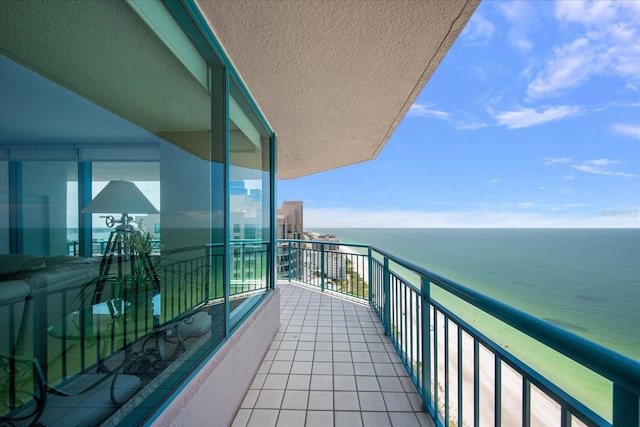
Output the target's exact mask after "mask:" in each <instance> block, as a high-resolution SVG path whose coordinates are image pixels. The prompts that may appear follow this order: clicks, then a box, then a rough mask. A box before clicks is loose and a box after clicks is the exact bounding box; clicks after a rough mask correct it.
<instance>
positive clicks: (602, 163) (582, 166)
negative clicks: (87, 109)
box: [544, 157, 638, 181]
mask: <svg viewBox="0 0 640 427" xmlns="http://www.w3.org/2000/svg"><path fill="white" fill-rule="evenodd" d="M544 160H545V162H544V165H545V166H553V165H558V164H566V165H569V167H570V169H571V170H576V171H578V172H584V173H590V174H594V175H610V176H621V177H624V178H638V176H637V175H633V174H630V173H626V172H619V171H616V170H614V167H615V166H616V165H619V164H620V163H621V162H620V161H619V160H611V159H594V160H573V159H572V158H570V157H560V158H547V159H544ZM564 179H566V180H568V181H571V180H574V179H575V176H574V175H568V176H565V177H564Z"/></svg>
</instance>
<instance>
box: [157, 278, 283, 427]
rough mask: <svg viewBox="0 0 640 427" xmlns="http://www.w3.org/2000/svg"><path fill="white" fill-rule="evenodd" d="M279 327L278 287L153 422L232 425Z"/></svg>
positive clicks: (182, 424)
mask: <svg viewBox="0 0 640 427" xmlns="http://www.w3.org/2000/svg"><path fill="white" fill-rule="evenodd" d="M279 328H280V291H279V289H275V290H274V291H272V292H271V294H270V295H269V296H267V298H266V300H265V301H263V302H262V304H260V306H259V307H258V308H257V309H256V311H254V312H253V313H252V314H251V316H250V317H249V318H248V319H247V320H246V321H245V322H244V323H243V324H242V326H241V327H240V328H239V329H238V330H237V331H236V332H235V333H234V334H233V335H232V336H231V338H229V340H228V341H227V342H226V343H225V344H224V345H223V346H222V348H220V350H218V352H217V353H216V354H215V355H214V357H213V358H212V359H211V360H209V361H208V362H207V363H206V365H205V366H203V367H202V369H200V370H199V371H198V372H197V373H196V374H195V376H194V378H193V379H192V380H191V381H190V382H189V383H188V384H186V385H185V387H184V388H183V389H182V391H181V392H180V394H179V395H178V396H177V397H176V398H174V399H173V401H172V402H171V403H170V404H169V405H168V406H167V408H166V409H165V410H164V411H163V412H162V413H161V414H160V416H159V417H158V418H157V419H156V420H155V421H154V422H153V425H154V426H174V427H175V426H189V427H191V426H202V425H216V426H228V425H231V423H232V422H233V419H234V417H235V415H236V412H237V411H238V408H239V407H240V404H241V403H242V400H243V399H244V397H245V395H246V393H247V391H248V390H249V386H250V385H251V382H252V381H253V379H254V377H255V375H256V372H257V371H258V368H259V367H260V364H261V363H262V360H263V358H264V356H265V354H266V353H267V350H268V349H269V347H270V345H271V343H272V342H273V338H274V336H275V335H276V333H277V332H278V329H279Z"/></svg>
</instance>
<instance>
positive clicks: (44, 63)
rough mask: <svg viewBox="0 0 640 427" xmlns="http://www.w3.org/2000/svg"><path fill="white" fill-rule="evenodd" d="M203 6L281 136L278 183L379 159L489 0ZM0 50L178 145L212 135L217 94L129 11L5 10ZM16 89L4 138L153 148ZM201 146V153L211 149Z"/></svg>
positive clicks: (73, 4) (206, 2) (88, 114)
mask: <svg viewBox="0 0 640 427" xmlns="http://www.w3.org/2000/svg"><path fill="white" fill-rule="evenodd" d="M196 1H197V4H198V5H199V7H200V8H201V10H202V13H203V15H204V16H205V17H206V19H207V20H208V22H209V24H210V26H211V28H212V29H213V31H214V33H215V34H216V37H217V38H218V40H219V41H220V43H221V45H222V46H223V48H224V49H225V51H226V53H227V55H228V56H229V58H230V59H231V61H232V62H233V63H234V65H235V68H236V70H237V71H238V72H239V74H240V76H241V78H242V79H243V81H244V83H245V85H246V86H247V88H248V89H249V91H250V92H251V94H252V96H253V97H254V99H255V101H256V103H257V104H258V106H259V107H260V108H261V110H262V111H263V113H264V116H265V117H266V119H267V120H268V121H269V123H270V125H271V126H272V128H273V129H274V130H275V132H276V133H277V135H278V177H279V178H295V177H298V176H302V175H308V174H312V173H316V172H320V171H323V170H327V169H332V168H336V167H340V166H344V165H348V164H353V163H357V162H361V161H364V160H369V159H372V158H375V157H376V156H377V154H378V153H379V152H380V150H381V149H382V147H383V146H384V144H385V143H386V141H387V140H388V138H389V137H390V135H391V133H392V132H393V130H394V129H395V127H396V126H397V125H398V123H399V122H400V120H401V119H402V118H403V116H404V115H405V114H406V112H407V111H408V109H409V108H410V106H411V104H412V103H413V101H414V100H415V98H416V97H417V95H418V93H419V92H420V90H421V89H422V88H423V87H424V85H425V84H426V82H427V80H428V79H429V77H430V76H431V75H432V73H433V72H434V70H435V69H436V67H437V66H438V64H439V63H440V61H441V60H442V58H443V57H444V55H445V54H446V52H447V50H448V49H449V47H450V46H451V45H452V44H453V42H454V41H455V39H456V37H457V36H458V34H459V33H460V31H461V30H462V28H463V27H464V25H465V24H466V22H467V21H468V19H469V17H470V16H471V14H472V13H473V11H474V10H475V8H476V7H477V4H478V2H479V0H430V1H411V0H398V1H382V0H380V1H378V0H375V1H365V0H355V1H348V0H345V1H284V0H274V1H268V0H262V1H253V0H234V1H211V0H196ZM52 40H55V43H52V42H51V41H52ZM0 52H1V53H2V54H3V55H6V56H7V57H9V58H11V59H13V60H15V61H17V62H18V63H20V64H22V65H24V66H26V67H28V68H29V69H31V70H34V71H36V72H37V73H39V74H41V75H42V76H44V77H46V78H47V79H50V80H51V81H53V82H55V83H57V84H58V85H60V86H61V87H64V88H67V89H70V90H71V91H72V92H75V93H76V94H78V95H80V96H81V97H83V98H86V99H88V100H89V101H91V102H93V103H95V104H96V105H98V106H100V107H102V108H104V109H105V110H107V111H108V112H111V113H115V116H119V117H122V118H124V119H126V120H127V121H129V122H131V123H133V124H135V125H138V126H140V127H141V128H143V129H145V130H146V131H148V132H150V133H152V134H155V135H159V136H162V137H164V138H166V139H169V140H172V142H174V143H177V142H176V139H179V140H180V141H182V140H183V139H185V138H186V137H187V136H189V135H195V134H198V135H199V134H206V131H207V129H208V126H209V120H210V114H211V113H210V102H209V94H208V92H207V90H206V89H205V88H203V87H202V85H201V84H200V83H198V81H197V80H196V79H194V78H193V76H192V75H191V74H189V73H188V72H187V71H186V69H185V68H184V66H183V65H182V64H181V63H180V62H179V61H178V60H177V59H176V57H175V56H174V55H172V54H171V53H170V52H169V51H168V50H167V48H166V46H165V45H163V44H162V43H161V42H160V41H159V40H158V39H157V37H156V35H155V34H154V33H153V32H152V31H151V30H150V29H149V28H148V27H147V26H146V25H144V24H143V22H142V21H141V20H140V18H139V17H138V16H136V15H135V13H134V12H133V11H132V9H131V8H130V7H128V5H127V4H126V3H125V2H121V1H104V2H85V1H65V2H35V1H33V2H5V3H2V13H0ZM88 52H91V54H90V55H89V54H87V53H88ZM7 64H10V63H9V62H8V61H2V62H0V67H1V68H2V72H3V75H4V77H5V81H3V87H4V86H11V85H10V84H9V82H8V81H7V78H8V76H9V75H10V73H9V71H10V70H11V69H13V68H11V67H10V66H9V65H7ZM160 70H161V71H160ZM18 74H20V73H18ZM22 74H24V73H22ZM22 74H20V76H21V75H22ZM13 86H15V88H19V90H18V91H17V92H15V94H14V95H15V96H11V94H12V93H13V92H11V91H10V90H8V89H7V88H6V87H5V88H4V89H3V96H2V99H1V100H0V101H1V102H0V104H1V105H0V106H1V108H2V115H3V120H2V123H1V124H2V126H0V133H1V135H0V136H2V139H3V142H6V143H19V142H21V141H23V142H25V141H28V142H30V143H36V142H37V143H48V142H56V141H60V140H64V141H66V142H69V143H75V142H76V141H82V142H83V143H91V142H100V141H103V139H102V138H99V131H100V129H103V128H105V129H106V127H108V128H109V129H111V131H110V133H109V142H110V143H119V142H121V143H129V144H130V143H131V142H133V141H138V142H145V141H146V140H147V139H148V138H147V136H145V135H142V134H140V135H138V133H139V132H138V133H135V135H134V134H132V133H131V132H129V131H127V130H126V129H125V128H124V127H122V126H120V127H118V126H116V125H115V124H114V123H115V122H114V121H113V120H110V121H109V122H108V123H110V125H109V126H107V125H106V122H104V123H103V124H101V125H99V126H94V125H93V124H92V123H95V122H97V119H95V120H94V119H92V117H93V116H96V117H97V116H100V117H103V116H104V114H103V113H101V112H100V113H99V114H98V112H96V111H97V110H96V111H94V110H95V109H87V108H86V107H83V106H81V105H80V104H78V105H77V108H76V109H75V110H74V109H73V108H71V106H72V105H73V103H72V102H71V101H70V100H67V102H66V103H63V107H64V108H61V107H60V105H61V103H60V97H59V96H58V95H59V94H58V92H60V91H59V90H53V89H52V90H44V89H42V88H41V87H40V86H38V87H39V88H40V89H39V90H38V91H31V92H33V96H27V95H28V94H29V93H31V92H29V91H27V90H25V86H24V85H23V84H15V85H13ZM157 88H162V90H157ZM67 104H69V105H67ZM47 106H48V107H47ZM45 107H47V108H49V110H47V111H43V109H44V108H45ZM78 109H80V110H81V111H82V114H80V115H72V114H67V113H70V112H74V111H75V112H77V111H78ZM54 112H55V114H54ZM92 115H93V116H92ZM36 116H37V117H50V118H51V120H42V119H41V118H38V119H35V117H36ZM11 117H18V118H19V117H24V118H25V119H24V120H22V121H20V120H12V119H11ZM78 117H84V119H83V120H78ZM54 118H55V120H54ZM25 120H26V121H25ZM100 120H102V119H100ZM101 126H102V127H101ZM105 126H106V127H105ZM114 129H119V130H121V132H120V133H118V132H115V131H114ZM174 134H179V135H181V136H180V138H177V137H176V138H173V139H172V138H169V137H168V136H167V135H174ZM136 138H137V139H136ZM192 139H193V138H191V139H188V140H185V141H183V142H184V144H186V146H188V147H190V148H191V151H192V152H194V153H195V154H197V153H198V152H199V151H198V149H197V146H199V145H202V146H203V147H205V148H207V147H209V143H208V139H209V138H208V137H207V138H204V139H203V141H199V140H198V141H195V142H194V141H192ZM200 142H202V143H201V144H200Z"/></svg>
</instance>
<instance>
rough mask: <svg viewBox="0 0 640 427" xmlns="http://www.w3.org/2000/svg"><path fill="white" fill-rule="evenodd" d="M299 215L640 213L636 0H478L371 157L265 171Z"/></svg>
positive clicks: (396, 220)
mask: <svg viewBox="0 0 640 427" xmlns="http://www.w3.org/2000/svg"><path fill="white" fill-rule="evenodd" d="M283 200H303V201H304V221H305V228H307V229H309V228H313V227H640V2H636V1H616V2H608V1H604V0H598V1H587V2H582V1H560V2H551V1H522V2H520V1H518V2H508V1H490V0H485V1H483V2H482V3H481V4H480V6H479V7H478V9H477V10H476V12H475V14H474V15H473V17H472V18H471V20H470V21H469V23H468V24H467V26H466V28H465V29H464V31H463V33H462V34H461V35H460V37H459V38H458V40H457V41H456V43H455V44H454V46H453V47H452V48H451V50H450V51H449V53H448V54H447V56H446V57H445V59H444V60H443V61H442V63H441V64H440V67H439V68H438V69H437V71H436V72H435V74H434V75H433V76H432V78H431V80H430V81H429V82H428V83H427V86H426V87H425V89H424V90H423V91H422V93H421V94H420V95H419V96H418V98H417V100H416V102H415V103H414V105H413V106H412V107H411V110H410V111H409V113H408V114H407V115H406V116H405V118H404V119H403V121H402V123H401V124H400V125H399V126H398V128H397V129H396V131H395V133H394V134H393V136H392V137H391V138H390V140H389V141H388V142H387V144H386V145H385V147H384V149H383V150H382V152H381V153H380V155H379V156H378V158H377V159H375V160H373V161H370V162H365V163H361V164H357V165H352V166H347V167H343V168H339V169H335V170H332V171H327V172H322V173H318V174H314V175H310V176H307V177H302V178H298V179H295V180H286V181H285V180H281V181H279V182H278V201H279V203H281V202H282V201H283Z"/></svg>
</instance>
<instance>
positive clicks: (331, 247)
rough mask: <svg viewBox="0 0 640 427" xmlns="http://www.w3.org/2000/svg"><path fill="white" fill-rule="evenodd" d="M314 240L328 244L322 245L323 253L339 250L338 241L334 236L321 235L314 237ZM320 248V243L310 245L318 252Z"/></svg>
mask: <svg viewBox="0 0 640 427" xmlns="http://www.w3.org/2000/svg"><path fill="white" fill-rule="evenodd" d="M314 240H320V241H323V242H330V243H325V244H324V250H325V251H338V250H340V240H338V238H337V237H336V236H334V235H333V234H321V235H319V236H317V237H315V238H314ZM321 246H323V245H322V244H321V243H313V244H312V247H313V249H317V250H320V248H321Z"/></svg>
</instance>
